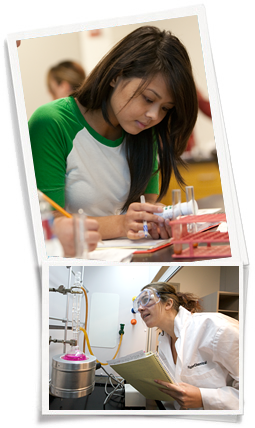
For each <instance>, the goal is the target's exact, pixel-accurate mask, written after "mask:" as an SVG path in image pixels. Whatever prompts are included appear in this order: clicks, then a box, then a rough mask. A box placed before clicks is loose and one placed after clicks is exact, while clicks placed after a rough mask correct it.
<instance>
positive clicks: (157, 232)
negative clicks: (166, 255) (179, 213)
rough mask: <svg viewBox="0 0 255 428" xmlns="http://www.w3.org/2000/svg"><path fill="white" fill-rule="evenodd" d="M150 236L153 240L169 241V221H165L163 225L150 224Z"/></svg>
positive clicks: (170, 231)
mask: <svg viewBox="0 0 255 428" xmlns="http://www.w3.org/2000/svg"><path fill="white" fill-rule="evenodd" d="M150 235H151V237H152V238H153V239H160V238H161V239H169V238H171V236H172V230H171V227H170V222H169V220H165V221H164V223H159V224H157V223H152V224H151V230H150Z"/></svg>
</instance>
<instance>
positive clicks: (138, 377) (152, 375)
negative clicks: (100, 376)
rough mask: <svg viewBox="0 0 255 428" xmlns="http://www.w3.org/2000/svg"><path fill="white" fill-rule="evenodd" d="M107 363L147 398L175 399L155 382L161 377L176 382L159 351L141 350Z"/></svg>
mask: <svg viewBox="0 0 255 428" xmlns="http://www.w3.org/2000/svg"><path fill="white" fill-rule="evenodd" d="M107 363H108V364H109V365H110V366H111V367H112V369H113V370H115V371H116V372H117V373H118V374H119V375H120V376H121V377H122V378H123V379H125V380H126V382H127V383H128V384H130V385H132V386H133V387H134V388H135V389H136V390H137V391H139V392H140V393H141V394H142V395H144V397H146V398H147V399H152V400H160V401H174V400H173V398H172V397H170V395H168V394H165V393H164V392H161V391H160V390H159V387H161V385H158V384H156V383H155V382H154V380H155V379H159V380H164V381H166V382H170V383H175V381H174V377H173V376H172V375H171V373H170V370H169V368H168V367H167V366H166V364H165V363H164V361H163V359H162V358H161V357H160V355H159V354H158V353H157V352H151V351H150V352H144V351H139V352H135V353H133V354H130V355H127V356H125V357H122V358H116V359H114V360H110V361H107Z"/></svg>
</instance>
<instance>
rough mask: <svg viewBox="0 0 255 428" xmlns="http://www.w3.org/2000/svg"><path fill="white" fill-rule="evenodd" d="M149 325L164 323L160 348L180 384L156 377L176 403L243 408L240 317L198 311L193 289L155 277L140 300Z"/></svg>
mask: <svg viewBox="0 0 255 428" xmlns="http://www.w3.org/2000/svg"><path fill="white" fill-rule="evenodd" d="M134 309H135V310H136V311H139V313H140V315H141V318H142V319H143V321H144V322H145V324H146V326H147V327H150V328H151V327H158V328H159V329H160V330H161V331H162V333H161V335H160V336H159V353H160V354H161V356H162V357H163V358H164V359H165V360H166V361H167V363H168V366H169V368H170V371H171V372H172V373H173V374H174V379H175V382H176V384H170V383H167V382H164V381H161V380H160V379H155V382H157V383H158V385H159V389H160V390H162V391H164V392H165V393H166V394H168V395H169V396H170V397H172V399H174V400H175V402H174V406H175V408H176V409H204V410H238V409H239V323H238V321H236V320H235V319H232V318H230V317H227V316H225V315H222V314H220V313H205V312H198V311H199V310H200V306H199V303H198V300H197V299H196V298H195V296H193V295H192V294H188V293H186V294H184V293H176V292H175V289H174V287H172V286H171V285H170V284H167V283H162V282H158V283H151V284H149V285H147V286H146V287H144V288H143V289H142V292H141V293H140V295H139V296H138V297H137V298H136V300H135V301H134Z"/></svg>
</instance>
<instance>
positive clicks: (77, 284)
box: [62, 272, 86, 361]
mask: <svg viewBox="0 0 255 428" xmlns="http://www.w3.org/2000/svg"><path fill="white" fill-rule="evenodd" d="M82 294H83V291H82V288H81V273H80V272H77V273H76V274H75V280H74V285H73V287H72V296H73V302H72V331H73V340H75V341H76V343H77V344H76V345H75V346H71V350H70V352H69V353H68V354H65V355H64V356H63V357H62V358H63V359H64V360H73V361H80V360H86V356H85V354H84V353H83V352H81V351H80V349H79V334H80V312H81V299H82Z"/></svg>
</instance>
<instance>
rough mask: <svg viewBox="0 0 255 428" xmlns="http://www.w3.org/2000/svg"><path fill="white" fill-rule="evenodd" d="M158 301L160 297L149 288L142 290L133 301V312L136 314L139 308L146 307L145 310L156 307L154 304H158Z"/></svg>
mask: <svg viewBox="0 0 255 428" xmlns="http://www.w3.org/2000/svg"><path fill="white" fill-rule="evenodd" d="M159 301H160V297H159V294H158V293H157V291H156V290H154V289H151V288H145V290H143V291H142V292H141V293H140V294H139V296H137V297H136V298H135V300H134V301H133V310H134V312H138V309H139V307H140V306H142V307H145V306H146V307H147V308H149V307H151V306H154V305H156V303H158V302H159Z"/></svg>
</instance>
